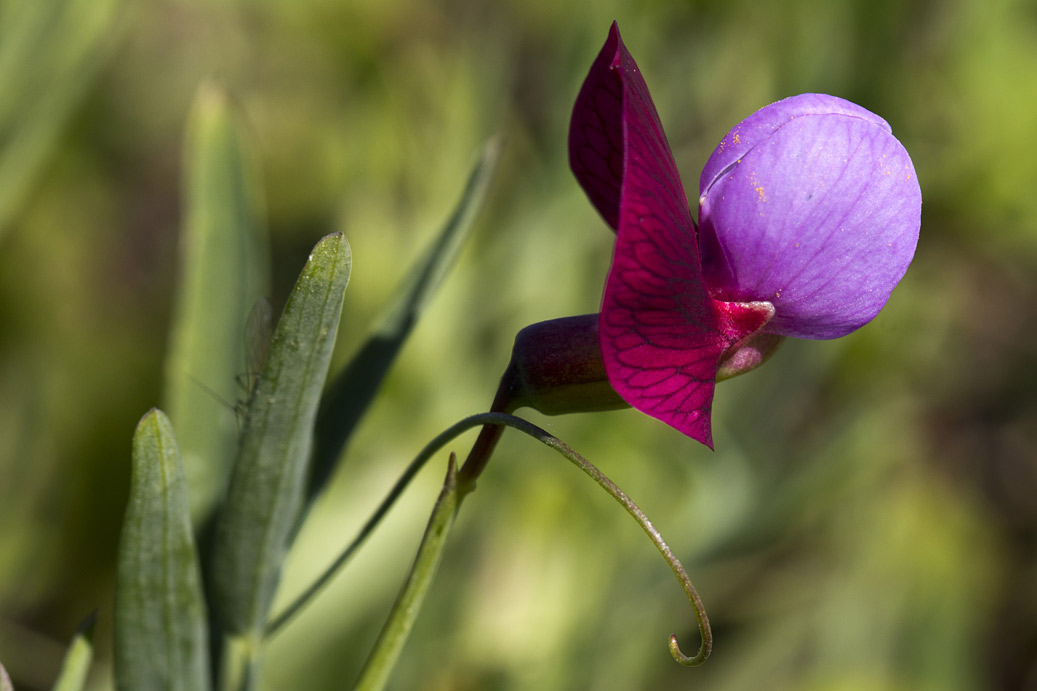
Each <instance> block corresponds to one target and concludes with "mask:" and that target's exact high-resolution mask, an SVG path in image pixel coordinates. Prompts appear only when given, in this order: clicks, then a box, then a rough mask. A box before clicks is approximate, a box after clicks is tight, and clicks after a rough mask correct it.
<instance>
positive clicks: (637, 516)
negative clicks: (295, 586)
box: [266, 412, 713, 667]
mask: <svg viewBox="0 0 1037 691" xmlns="http://www.w3.org/2000/svg"><path fill="white" fill-rule="evenodd" d="M480 425H481V426H483V434H482V435H480V440H479V441H477V443H476V446H475V447H474V448H473V454H477V453H485V454H486V455H489V454H490V453H491V452H492V450H493V446H494V443H495V442H496V438H497V437H499V435H500V432H501V431H502V430H503V428H505V427H511V428H513V429H516V430H518V431H520V432H522V433H523V434H526V435H528V436H530V437H533V438H534V439H536V440H537V441H539V442H540V443H542V444H544V445H545V446H548V447H550V448H552V449H554V450H555V451H557V452H558V453H560V454H561V455H562V456H564V457H565V458H566V459H568V460H569V461H570V462H571V463H572V464H573V465H575V466H577V467H578V468H579V469H580V470H582V471H583V472H584V473H586V474H587V475H589V476H590V477H591V478H592V479H593V480H594V481H595V482H597V483H598V485H599V486H600V487H601V488H602V489H604V490H605V491H606V492H607V493H608V494H609V496H611V497H612V498H613V499H615V500H616V501H617V502H619V503H620V504H621V505H622V506H623V508H624V509H625V510H626V511H627V513H628V514H630V516H631V517H632V518H633V519H634V520H635V521H637V524H638V525H640V526H641V529H642V530H644V531H645V534H647V535H648V537H649V538H650V539H651V540H652V543H653V544H654V545H655V547H656V549H657V550H659V553H660V554H661V555H662V557H663V559H664V560H665V561H666V563H667V564H668V565H669V567H670V569H671V570H672V571H673V573H674V575H675V576H676V577H677V580H678V581H679V582H680V584H681V587H682V588H683V589H684V593H685V594H686V595H687V596H688V600H689V602H691V606H692V609H693V610H694V611H695V618H696V620H697V622H698V628H699V635H700V636H701V639H702V642H701V644H700V646H699V651H698V653H697V654H695V655H694V656H688V655H685V654H684V653H683V652H682V651H681V648H680V645H678V643H677V636H676V635H671V636H670V644H669V647H670V653H671V654H672V655H673V659H674V660H676V661H677V662H679V663H680V664H682V665H685V666H687V667H695V666H698V665H701V664H702V663H703V662H705V661H706V659H707V658H708V657H709V655H710V652H712V650H713V634H712V631H711V629H710V626H709V618H708V617H707V616H706V610H705V607H704V606H703V604H702V599H701V598H700V597H699V594H698V592H697V591H696V590H695V586H694V585H693V584H692V582H691V579H690V578H689V577H688V574H687V572H686V571H685V570H684V567H683V566H682V565H681V563H680V560H678V559H677V557H676V555H675V554H674V553H673V550H671V549H670V546H669V545H668V544H667V543H666V541H665V540H664V539H663V537H662V535H661V534H660V533H659V530H658V529H657V528H656V527H655V525H654V524H652V522H651V521H650V520H649V519H648V517H647V516H646V515H645V513H644V511H642V510H641V508H640V507H639V506H638V505H637V504H636V503H635V502H634V501H633V500H632V499H631V498H630V497H629V496H627V494H626V492H624V491H623V490H622V489H620V488H619V486H617V485H616V484H615V483H614V482H612V480H610V479H609V478H608V477H607V476H606V475H605V474H604V473H602V472H601V471H600V470H598V468H597V467H596V466H595V465H594V464H592V463H591V462H590V461H588V460H587V459H586V458H584V457H583V456H581V455H580V454H578V453H577V452H576V451H574V450H573V449H572V448H570V447H569V446H568V445H566V444H565V443H564V442H562V441H561V440H560V439H558V438H557V437H555V436H553V435H552V434H550V433H549V432H547V431H546V430H544V429H542V428H540V427H537V426H536V425H534V424H532V423H530V422H527V421H526V420H523V419H522V418H519V417H515V416H513V415H508V414H506V413H498V412H491V413H482V414H479V415H472V416H471V417H467V418H465V419H463V420H461V421H459V422H457V423H455V424H454V425H452V426H451V427H449V428H447V429H446V430H444V431H443V432H442V433H440V434H439V435H438V436H437V437H436V438H434V439H433V440H432V441H430V442H429V443H428V444H427V445H426V446H425V448H424V449H422V450H421V453H419V454H418V455H417V457H416V458H415V459H414V460H413V461H412V462H411V463H410V465H409V466H408V467H407V469H406V471H404V473H403V475H402V476H401V477H400V479H399V480H398V481H397V482H396V485H395V486H394V487H393V488H392V490H391V491H390V492H389V495H388V496H387V497H386V498H385V500H384V501H383V502H382V504H381V505H380V506H379V507H378V509H377V510H376V511H375V513H374V514H373V515H372V516H371V518H370V519H368V521H367V523H366V524H365V525H364V527H363V528H362V529H361V531H360V534H359V535H358V536H357V537H356V539H354V541H353V542H352V543H351V544H350V545H349V546H348V547H346V549H345V550H344V551H343V552H342V553H341V554H340V555H339V557H338V558H336V559H335V561H334V562H332V564H331V565H330V566H329V567H328V569H327V570H325V572H324V573H323V574H321V576H320V577H319V578H318V579H317V580H316V581H314V583H313V584H312V585H311V586H310V587H309V588H307V589H306V590H305V591H304V592H303V593H302V594H301V595H300V596H299V597H298V598H297V599H296V600H295V602H293V603H292V604H291V605H289V606H288V607H287V608H286V609H285V610H284V612H283V613H282V614H281V615H279V616H278V617H276V618H275V619H274V620H273V621H272V622H271V623H270V624H269V625H268V626H267V629H266V636H267V637H268V638H269V637H272V636H273V635H275V634H276V633H277V632H279V631H280V630H281V629H282V628H283V627H284V625H285V624H287V623H288V622H289V621H290V620H291V619H292V618H293V617H294V616H295V615H296V614H297V613H298V612H299V611H300V610H301V609H302V608H303V607H304V606H305V605H306V604H308V603H309V602H310V601H311V600H312V599H313V598H314V597H315V596H316V594H317V593H318V592H319V591H320V590H322V589H323V587H324V586H325V585H327V583H328V582H329V581H330V580H331V579H332V577H333V576H334V575H335V574H336V573H337V572H338V571H339V569H341V568H342V567H343V566H344V565H345V563H346V562H347V561H348V560H349V558H350V557H351V556H352V555H353V554H354V553H355V552H356V550H357V549H358V548H359V547H360V545H361V544H362V543H363V542H364V541H365V540H366V538H367V537H368V536H369V535H370V534H371V533H372V532H373V531H374V528H375V527H376V526H377V524H378V523H379V522H380V520H381V519H382V517H384V516H385V514H386V513H388V511H389V509H390V508H391V507H392V505H393V504H394V503H395V501H396V499H397V498H399V496H400V495H401V494H402V493H403V491H404V490H405V489H406V487H407V485H408V484H410V481H411V480H412V479H413V478H414V476H415V475H417V473H418V471H419V470H421V468H422V467H423V466H424V465H425V463H426V462H427V461H428V460H429V459H430V458H431V457H432V456H433V455H434V454H435V453H436V452H437V451H439V450H440V449H441V448H442V447H443V446H445V445H446V444H447V443H448V442H450V441H451V440H453V439H454V438H456V437H457V436H459V435H460V434H462V433H464V432H466V431H467V430H469V429H471V428H473V427H478V426H480ZM486 437H492V441H490V442H489V443H485V442H486ZM480 442H483V443H480ZM473 460H475V461H476V463H477V465H479V469H480V470H481V468H482V467H483V466H484V465H485V460H486V459H473V457H472V454H470V455H469V458H468V461H467V462H466V464H465V465H466V466H467V465H468V464H469V463H471V462H472V461H473ZM463 472H464V469H462V471H461V474H463ZM473 488H474V477H472V478H470V479H469V483H468V487H467V488H466V489H462V490H461V491H460V492H459V494H460V496H459V497H458V502H460V500H461V499H463V498H464V495H465V494H467V493H468V492H469V491H471V489H473Z"/></svg>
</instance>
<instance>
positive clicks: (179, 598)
mask: <svg viewBox="0 0 1037 691" xmlns="http://www.w3.org/2000/svg"><path fill="white" fill-rule="evenodd" d="M205 619H206V607H205V601H204V598H203V596H202V583H201V573H200V571H199V565H198V555H197V553H196V550H195V543H194V536H193V532H192V530H191V519H190V511H189V507H188V496H187V483H186V481H185V479H184V470H183V464H182V463H181V460H180V451H179V449H178V448H177V443H176V437H175V436H174V435H173V427H172V425H171V424H170V422H169V418H167V417H166V415H165V414H164V413H163V412H162V411H160V410H152V411H151V412H149V413H148V414H146V415H145V416H144V417H143V418H142V419H141V421H140V424H139V425H137V431H136V433H135V434H134V436H133V467H132V471H131V474H130V498H129V504H128V505H127V507H126V518H125V520H124V521H123V530H122V539H121V541H120V544H119V572H118V582H117V586H116V604H115V665H116V669H115V674H116V683H117V686H118V688H120V689H127V690H128V689H134V690H137V689H183V690H184V691H188V690H194V689H198V690H203V689H206V688H209V678H210V677H209V657H208V656H209V644H208V640H209V639H208V632H207V629H206V621H205Z"/></svg>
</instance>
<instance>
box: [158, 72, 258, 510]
mask: <svg viewBox="0 0 1037 691" xmlns="http://www.w3.org/2000/svg"><path fill="white" fill-rule="evenodd" d="M184 171H185V174H184V189H185V199H184V227H183V231H182V233H181V238H180V281H179V286H178V291H177V296H176V305H175V310H174V317H173V325H172V330H171V334H170V336H171V339H170V348H169V356H168V358H167V360H166V388H165V401H164V403H163V404H164V406H165V409H166V410H167V411H168V413H169V417H170V419H171V420H172V421H173V423H174V424H175V425H176V429H177V432H178V436H179V442H180V453H181V455H182V457H183V462H184V473H185V474H186V476H187V487H188V493H189V495H190V497H191V517H192V519H193V523H194V525H195V526H200V525H201V523H202V522H203V521H204V520H205V519H207V518H208V517H209V516H210V515H211V513H212V511H213V509H214V507H215V504H216V502H217V500H218V498H219V497H220V496H222V495H223V492H224V491H225V490H226V484H227V478H228V477H229V476H230V469H231V467H232V465H233V463H234V455H235V453H236V452H237V443H238V425H237V421H236V419H235V415H234V410H233V406H234V403H235V402H236V401H237V400H238V399H239V398H241V397H242V396H243V395H244V391H243V390H242V388H241V387H240V386H239V385H238V383H237V382H238V381H242V377H244V376H245V375H246V369H247V363H246V357H245V354H246V350H247V346H248V344H247V343H246V334H245V332H246V315H248V314H249V310H250V309H251V308H252V306H253V304H255V303H256V301H257V299H259V298H260V297H261V295H262V294H263V292H264V291H265V290H266V283H267V274H268V268H267V265H268V263H269V260H268V251H267V242H266V237H265V232H264V230H263V225H264V224H263V221H262V219H261V211H260V208H261V206H262V204H261V200H260V192H259V190H260V185H259V181H258V174H257V171H256V166H255V164H254V162H253V156H252V153H251V149H250V147H249V145H248V142H247V140H246V138H245V137H244V135H243V133H242V128H241V126H240V125H239V123H238V117H237V115H236V113H235V112H234V109H233V107H232V104H231V103H230V102H229V101H228V99H227V97H226V95H225V94H224V93H223V92H222V91H221V90H220V89H219V88H218V87H217V86H215V85H213V84H206V85H203V86H202V87H201V88H200V89H199V91H198V95H197V97H196V98H195V103H194V107H193V109H192V112H191V115H190V118H189V121H188V127H187V137H186V144H185V148H184Z"/></svg>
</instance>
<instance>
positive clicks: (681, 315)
mask: <svg viewBox="0 0 1037 691" xmlns="http://www.w3.org/2000/svg"><path fill="white" fill-rule="evenodd" d="M606 51H608V52H606ZM608 53H611V55H609V54H608ZM588 83H589V84H590V85H591V86H589V87H588V86H587V85H586V84H585V86H584V91H583V92H581V98H582V97H583V95H584V94H586V93H588V91H590V92H591V93H608V94H618V95H619V96H620V101H619V104H620V107H621V108H620V111H619V112H620V113H621V115H622V118H621V121H620V125H621V132H622V137H621V141H622V143H623V146H622V148H621V149H620V153H621V155H622V168H621V170H622V177H621V180H620V183H621V184H620V196H619V199H618V209H617V212H618V228H617V237H616V247H615V253H614V256H613V260H612V268H611V270H610V271H609V276H608V280H607V282H606V285H605V294H604V297H603V298H602V306H601V315H600V317H599V330H600V337H601V349H602V356H603V359H604V363H605V371H606V373H607V374H608V377H609V381H610V383H611V384H612V386H613V388H615V389H616V391H617V392H618V393H619V395H620V396H622V397H623V399H624V400H626V401H627V403H629V404H630V405H632V406H633V407H635V408H637V409H638V410H640V411H642V412H644V413H647V414H648V415H651V416H653V417H655V418H658V419H660V420H662V421H663V422H666V423H667V424H669V425H671V426H673V427H674V428H676V429H678V430H679V431H681V432H683V433H685V434H687V435H688V436H690V437H692V438H694V439H697V440H698V441H700V442H702V443H703V444H706V445H707V446H710V447H711V448H712V444H713V441H712V433H711V430H710V408H711V406H712V402H713V388H714V386H715V380H716V373H717V366H718V362H719V359H720V355H721V353H722V352H723V350H724V349H725V348H726V347H727V346H728V345H730V343H731V338H732V334H728V333H722V332H721V328H720V326H721V325H720V319H719V317H718V315H717V312H716V309H715V308H714V304H713V301H712V300H711V299H710V296H709V294H708V292H707V291H706V286H705V284H704V283H703V280H702V271H701V267H700V265H699V254H698V246H697V240H696V235H695V226H694V224H693V222H692V220H691V214H690V213H689V211H688V204H687V198H686V197H685V194H684V188H683V186H682V185H681V182H680V177H679V175H678V174H677V167H676V165H675V164H674V161H673V155H672V154H671V153H670V147H669V145H668V144H667V142H666V137H665V135H664V133H663V130H662V126H661V125H660V123H659V117H658V115H657V114H656V112H655V106H654V105H653V104H652V100H651V97H650V96H649V94H648V87H647V86H646V85H645V83H644V80H643V79H642V78H641V74H640V72H639V71H638V68H637V65H636V64H635V63H634V59H633V58H632V57H631V56H630V53H628V52H627V50H626V48H625V47H624V46H623V43H622V41H621V40H620V38H619V33H618V30H617V29H616V27H615V25H613V27H612V32H611V33H610V35H609V40H608V42H607V43H606V45H605V51H603V52H602V54H601V55H599V56H598V60H597V61H595V68H594V69H592V71H591V76H590V77H588ZM577 111H578V113H577V114H576V115H574V117H573V120H574V123H576V122H582V123H586V122H588V121H590V120H591V118H589V117H588V116H587V115H586V112H585V111H584V114H580V106H579V104H578V105H577ZM594 112H595V113H597V114H598V115H599V116H600V115H602V113H603V111H601V110H600V109H599V110H597V111H594ZM609 113H610V114H609V117H613V116H614V114H612V112H611V111H609ZM601 122H603V123H606V125H605V127H604V131H611V129H612V128H613V125H614V124H615V123H614V122H612V121H610V120H605V119H602V120H601ZM574 130H576V131H577V132H583V131H587V129H586V128H583V129H581V128H577V127H574ZM576 139H577V142H579V141H585V142H586V141H590V138H589V137H584V136H583V135H579V136H577V137H576ZM571 141H572V140H571ZM576 150H577V152H579V151H584V150H586V147H583V146H577V147H576ZM574 160H588V159H585V158H580V157H579V156H574ZM574 170H577V175H578V176H579V175H581V173H580V172H579V169H577V166H576V165H575V164H574ZM583 170H584V171H586V170H587V169H583ZM610 170H611V168H610ZM584 174H586V172H585V173H584ZM591 179H592V180H595V181H597V180H598V179H599V178H597V177H595V178H591ZM586 180H587V178H581V183H583V184H584V187H585V188H588V187H589V186H588V183H587V181H586ZM592 189H598V188H593V187H590V188H588V194H589V195H591V198H592V200H594V193H593V192H592V191H591V190H592ZM595 204H598V202H597V201H595ZM600 208H601V207H600V206H599V209H600ZM603 215H605V216H606V220H608V214H607V213H606V212H604V211H603ZM743 335H744V334H743Z"/></svg>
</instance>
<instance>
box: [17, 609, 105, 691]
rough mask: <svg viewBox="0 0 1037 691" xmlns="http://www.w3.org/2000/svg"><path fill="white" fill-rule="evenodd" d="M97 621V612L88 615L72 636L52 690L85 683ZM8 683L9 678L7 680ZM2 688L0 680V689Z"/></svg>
mask: <svg viewBox="0 0 1037 691" xmlns="http://www.w3.org/2000/svg"><path fill="white" fill-rule="evenodd" d="M96 623H97V612H96V611H95V612H93V613H91V614H90V616H88V617H87V618H86V619H85V620H84V621H83V623H82V624H80V625H79V630H78V631H76V635H75V636H73V637H72V642H71V643H70V644H69V646H68V651H66V653H65V660H64V661H63V662H62V663H61V672H60V673H59V674H58V679H57V681H55V682H54V691H81V689H82V688H83V687H84V686H85V685H86V675H87V674H88V673H89V672H90V663H91V662H92V661H93V659H94V624H96ZM7 683H8V684H10V683H11V682H10V679H8V680H7ZM3 690H4V684H3V681H2V680H0V691H3Z"/></svg>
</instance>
